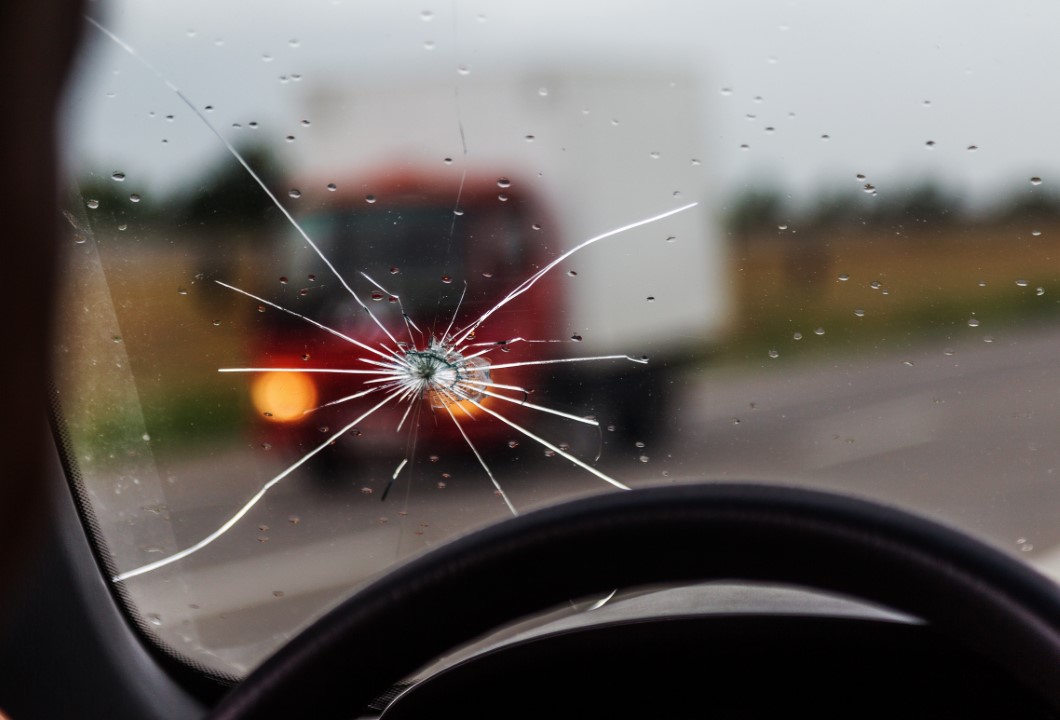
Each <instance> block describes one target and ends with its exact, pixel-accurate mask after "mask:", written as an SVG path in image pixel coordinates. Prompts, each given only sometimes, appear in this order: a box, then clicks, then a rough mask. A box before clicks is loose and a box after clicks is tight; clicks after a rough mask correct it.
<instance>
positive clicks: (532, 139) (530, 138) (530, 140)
mask: <svg viewBox="0 0 1060 720" xmlns="http://www.w3.org/2000/svg"><path fill="white" fill-rule="evenodd" d="M535 139H536V138H535V137H534V136H533V135H527V136H526V137H524V138H523V140H526V141H527V142H533V141H534V140H535Z"/></svg>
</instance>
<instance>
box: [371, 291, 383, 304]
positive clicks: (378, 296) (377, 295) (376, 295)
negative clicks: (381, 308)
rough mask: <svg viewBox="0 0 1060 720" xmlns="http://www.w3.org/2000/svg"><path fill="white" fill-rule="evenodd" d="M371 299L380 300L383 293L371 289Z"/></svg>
mask: <svg viewBox="0 0 1060 720" xmlns="http://www.w3.org/2000/svg"><path fill="white" fill-rule="evenodd" d="M372 299H373V300H375V301H376V302H379V301H380V300H382V299H383V293H381V292H379V291H378V290H373V291H372Z"/></svg>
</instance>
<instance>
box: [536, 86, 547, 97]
mask: <svg viewBox="0 0 1060 720" xmlns="http://www.w3.org/2000/svg"><path fill="white" fill-rule="evenodd" d="M537 94H538V95H540V96H541V97H548V88H547V87H539V88H538V89H537Z"/></svg>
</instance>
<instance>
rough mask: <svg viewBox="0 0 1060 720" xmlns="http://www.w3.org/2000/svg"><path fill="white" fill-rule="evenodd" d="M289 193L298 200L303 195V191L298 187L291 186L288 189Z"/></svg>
mask: <svg viewBox="0 0 1060 720" xmlns="http://www.w3.org/2000/svg"><path fill="white" fill-rule="evenodd" d="M287 195H288V196H290V197H292V198H294V199H296V200H297V199H298V198H300V197H302V191H301V190H299V189H298V188H291V189H290V190H288V191H287Z"/></svg>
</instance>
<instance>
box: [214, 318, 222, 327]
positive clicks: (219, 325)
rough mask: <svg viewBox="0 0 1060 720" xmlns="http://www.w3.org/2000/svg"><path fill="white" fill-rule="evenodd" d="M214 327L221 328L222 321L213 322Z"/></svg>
mask: <svg viewBox="0 0 1060 720" xmlns="http://www.w3.org/2000/svg"><path fill="white" fill-rule="evenodd" d="M213 326H214V327H221V321H220V320H214V321H213Z"/></svg>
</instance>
